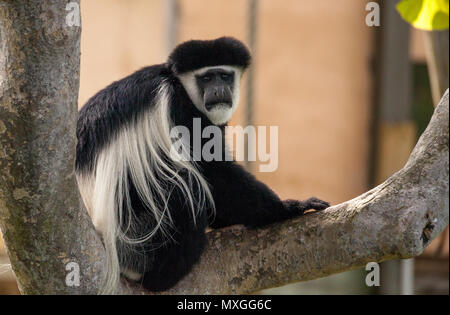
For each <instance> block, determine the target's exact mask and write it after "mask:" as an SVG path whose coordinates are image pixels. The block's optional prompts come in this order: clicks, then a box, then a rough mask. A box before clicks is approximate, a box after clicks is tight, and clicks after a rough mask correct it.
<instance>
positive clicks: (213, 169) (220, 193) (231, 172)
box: [204, 162, 329, 228]
mask: <svg viewBox="0 0 450 315" xmlns="http://www.w3.org/2000/svg"><path fill="white" fill-rule="evenodd" d="M208 164H209V165H208V166H206V167H205V168H204V171H205V175H206V177H207V180H208V182H210V183H213V185H214V186H213V187H212V194H213V197H214V201H215V205H216V213H215V215H214V216H213V217H212V219H211V221H212V222H211V223H210V226H211V227H212V228H220V227H224V226H229V225H233V224H243V225H245V226H248V227H259V226H264V225H267V224H270V223H274V222H278V221H282V220H286V219H289V218H292V217H296V216H299V215H302V214H304V212H305V211H306V210H309V209H314V210H323V209H325V208H327V207H329V204H328V203H327V202H325V201H322V200H319V199H317V198H310V199H308V200H305V201H298V200H284V201H282V200H280V198H279V197H278V196H277V195H276V194H275V193H274V192H273V191H272V190H271V189H270V188H269V187H267V185H265V184H264V183H262V182H260V181H258V180H257V179H256V178H255V177H254V176H253V175H252V174H250V173H248V172H247V171H245V170H244V168H243V167H241V166H240V165H238V164H236V163H235V162H212V163H208Z"/></svg>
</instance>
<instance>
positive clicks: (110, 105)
mask: <svg viewBox="0 0 450 315" xmlns="http://www.w3.org/2000/svg"><path fill="white" fill-rule="evenodd" d="M171 79H172V74H171V72H170V70H169V69H168V68H167V66H166V64H159V65H153V66H148V67H145V68H142V69H140V70H138V71H136V72H134V73H133V74H131V75H129V76H127V77H125V78H122V79H120V80H118V81H115V82H113V83H111V84H110V85H108V86H107V87H105V88H104V89H102V90H100V91H99V92H97V93H96V94H95V95H94V96H92V97H91V98H90V99H89V100H88V101H87V102H86V104H85V105H84V106H83V107H82V108H81V109H80V111H79V113H78V122H77V138H78V144H77V167H80V166H82V165H85V164H87V163H88V164H90V163H91V161H92V159H93V158H94V156H95V154H96V152H98V151H100V150H101V149H102V148H103V147H104V146H105V145H106V144H107V143H108V141H110V140H111V139H113V138H114V135H115V134H117V132H118V131H119V130H121V129H122V128H123V127H124V126H125V125H127V124H129V123H132V122H133V121H135V120H136V119H137V118H138V117H139V116H140V114H142V113H143V112H144V111H145V110H150V109H151V108H152V107H153V106H155V100H156V99H157V95H158V92H159V89H160V87H161V85H162V83H163V82H170V81H171ZM83 159H87V161H84V160H83Z"/></svg>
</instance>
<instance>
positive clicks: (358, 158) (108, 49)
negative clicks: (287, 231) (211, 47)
mask: <svg viewBox="0 0 450 315" xmlns="http://www.w3.org/2000/svg"><path fill="white" fill-rule="evenodd" d="M345 2H346V5H345V6H343V5H342V3H341V2H340V1H329V0H318V1H297V0H284V1H273V0H261V1H260V7H259V20H258V25H259V29H258V38H257V47H256V55H255V60H254V65H253V66H254V67H255V72H256V82H255V84H256V85H255V116H256V124H258V125H277V126H279V163H278V169H277V171H276V172H273V173H256V176H257V177H259V178H260V179H262V180H264V181H265V182H267V183H268V184H269V185H270V186H271V187H273V188H274V189H275V190H276V191H277V192H279V193H280V195H281V196H282V197H284V198H288V197H290V198H307V197H309V196H311V195H316V196H319V197H321V198H324V199H327V200H330V201H331V202H333V203H336V202H340V201H344V200H346V199H348V198H351V197H354V196H356V195H358V194H359V193H361V192H363V191H364V190H365V189H366V188H367V173H368V171H367V170H368V144H369V138H368V133H369V123H368V121H369V108H370V102H371V101H370V99H371V95H370V91H371V89H370V88H371V76H370V73H369V61H370V57H371V51H372V48H371V47H372V33H371V30H370V29H369V28H368V27H367V26H366V25H365V14H366V11H365V9H364V5H365V3H364V2H363V1H360V0H345ZM206 3H207V6H206V5H205V4H206ZM246 8H247V1H243V0H215V1H207V2H206V1H205V0H181V1H180V9H181V11H180V12H181V18H180V34H179V38H180V41H184V40H188V39H194V38H197V39H211V38H215V37H218V36H223V35H231V36H235V37H237V38H239V39H241V40H244V41H245V39H246V34H247V27H246V25H247V20H246V19H247V12H246ZM164 16H165V13H164V4H163V1H162V0H130V1H121V0H96V1H84V2H83V4H82V23H83V32H82V56H81V87H80V97H79V102H80V105H82V104H84V102H85V101H86V100H87V99H88V98H89V97H90V96H92V95H93V94H94V93H95V92H96V91H98V90H99V89H101V88H103V87H104V86H106V85H107V84H109V83H110V82H112V81H114V80H117V79H120V78H121V77H123V76H125V75H127V74H130V73H132V72H133V71H135V70H137V69H139V68H141V67H143V66H145V65H149V64H154V63H160V62H163V61H164V60H165V59H166V51H165V47H166V46H165V45H166V42H165V39H164V36H165V34H164V24H163V23H164V21H163V17H164ZM244 86H245V85H244ZM242 94H243V101H244V100H245V93H242ZM244 104H245V103H244V102H241V108H240V109H239V110H238V112H237V114H236V116H235V117H234V118H233V120H232V124H242V123H243V105H244Z"/></svg>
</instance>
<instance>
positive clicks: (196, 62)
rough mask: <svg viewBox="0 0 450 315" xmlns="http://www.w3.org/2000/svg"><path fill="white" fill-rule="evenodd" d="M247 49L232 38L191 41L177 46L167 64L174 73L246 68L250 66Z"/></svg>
mask: <svg viewBox="0 0 450 315" xmlns="http://www.w3.org/2000/svg"><path fill="white" fill-rule="evenodd" d="M250 60H251V57H250V52H249V51H248V49H247V47H245V45H244V44H243V43H242V42H240V41H239V40H237V39H234V38H232V37H220V38H218V39H214V40H191V41H188V42H185V43H182V44H180V45H178V46H177V47H176V48H175V49H174V51H173V52H172V53H171V54H170V56H169V60H168V64H169V67H170V69H171V70H172V71H173V72H174V73H176V74H181V73H184V72H188V71H192V70H195V69H200V68H203V67H209V66H218V65H227V66H238V67H242V68H244V69H245V68H247V67H248V66H249V65H250Z"/></svg>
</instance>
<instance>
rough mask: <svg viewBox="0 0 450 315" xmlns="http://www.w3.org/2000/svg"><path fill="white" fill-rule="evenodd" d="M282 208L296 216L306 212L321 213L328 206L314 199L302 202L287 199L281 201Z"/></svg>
mask: <svg viewBox="0 0 450 315" xmlns="http://www.w3.org/2000/svg"><path fill="white" fill-rule="evenodd" d="M283 204H284V206H285V207H286V208H287V209H288V211H290V212H295V213H297V215H302V214H305V212H307V211H308V210H315V212H317V211H321V210H324V209H326V208H328V207H329V206H330V204H329V203H328V202H326V201H323V200H320V199H318V198H316V197H311V198H309V199H307V200H304V201H299V200H293V199H288V200H285V201H283Z"/></svg>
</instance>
